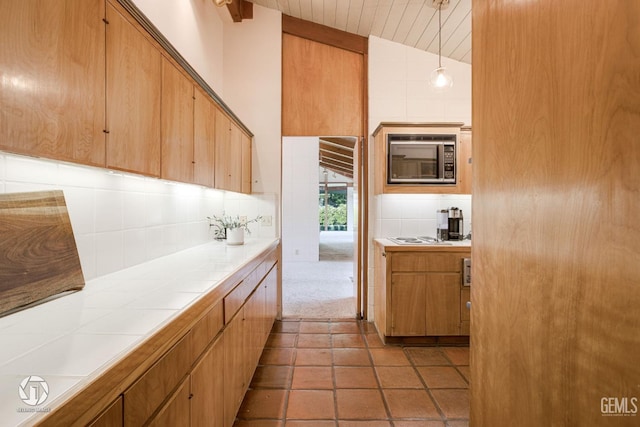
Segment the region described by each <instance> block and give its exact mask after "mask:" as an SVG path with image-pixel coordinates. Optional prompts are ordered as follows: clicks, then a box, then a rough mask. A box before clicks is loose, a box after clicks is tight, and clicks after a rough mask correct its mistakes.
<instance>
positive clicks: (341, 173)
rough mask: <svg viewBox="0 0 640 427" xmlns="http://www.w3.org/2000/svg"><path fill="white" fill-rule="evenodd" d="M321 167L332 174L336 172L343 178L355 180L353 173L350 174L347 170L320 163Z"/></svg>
mask: <svg viewBox="0 0 640 427" xmlns="http://www.w3.org/2000/svg"><path fill="white" fill-rule="evenodd" d="M320 166H321V167H323V168H325V169H327V170H330V171H331V172H335V173H338V174H340V175H342V176H345V177H347V178H349V179H353V174H352V173H351V172H349V171H348V170H346V169H340V168H337V167H335V166H332V165H329V164H323V163H320Z"/></svg>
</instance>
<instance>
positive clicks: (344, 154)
mask: <svg viewBox="0 0 640 427" xmlns="http://www.w3.org/2000/svg"><path fill="white" fill-rule="evenodd" d="M356 142H357V138H355V137H349V138H325V137H285V138H283V144H282V147H283V149H282V153H283V157H282V158H283V164H282V170H283V183H282V219H283V221H282V266H283V268H282V272H283V273H282V316H283V317H288V318H322V319H327V318H354V317H357V315H358V311H359V310H358V303H357V286H356V283H357V281H356V280H354V271H356V265H357V262H356V261H357V251H356V250H355V249H356V246H357V225H356V224H357V219H356V212H357V191H356V190H355V189H354V180H353V177H354V173H353V169H354V161H353V152H354V147H355V146H356ZM355 187H356V188H357V185H356V186H355Z"/></svg>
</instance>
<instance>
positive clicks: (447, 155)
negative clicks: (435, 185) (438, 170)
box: [443, 144, 456, 179]
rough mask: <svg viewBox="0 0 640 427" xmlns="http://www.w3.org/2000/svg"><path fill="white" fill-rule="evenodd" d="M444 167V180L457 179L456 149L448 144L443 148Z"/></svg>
mask: <svg viewBox="0 0 640 427" xmlns="http://www.w3.org/2000/svg"><path fill="white" fill-rule="evenodd" d="M443 157H444V159H443V166H444V175H443V178H444V179H455V177H456V172H455V170H456V147H455V146H454V145H453V144H451V145H448V144H446V145H445V146H444V147H443Z"/></svg>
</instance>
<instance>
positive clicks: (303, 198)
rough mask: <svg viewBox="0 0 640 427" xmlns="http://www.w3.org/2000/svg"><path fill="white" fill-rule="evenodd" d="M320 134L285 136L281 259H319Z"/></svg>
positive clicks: (283, 149) (283, 142) (283, 148)
mask: <svg viewBox="0 0 640 427" xmlns="http://www.w3.org/2000/svg"><path fill="white" fill-rule="evenodd" d="M319 149H320V140H319V138H317V137H285V138H283V141H282V163H283V168H282V169H283V176H282V260H283V261H285V262H288V261H318V259H319V245H320V233H319V228H318V197H319V195H320V192H319V190H318V186H319V185H320V182H319V180H318V175H317V174H316V173H315V171H316V170H317V169H318V150H319Z"/></svg>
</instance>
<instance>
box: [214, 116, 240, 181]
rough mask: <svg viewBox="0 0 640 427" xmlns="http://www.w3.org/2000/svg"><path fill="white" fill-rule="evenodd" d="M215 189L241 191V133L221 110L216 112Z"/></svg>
mask: <svg viewBox="0 0 640 427" xmlns="http://www.w3.org/2000/svg"><path fill="white" fill-rule="evenodd" d="M215 162H216V163H215V166H216V170H215V174H216V188H218V189H220V190H228V191H235V192H236V193H239V192H241V191H242V131H241V130H240V128H239V127H238V126H237V125H236V124H235V123H233V122H232V121H231V119H229V117H227V115H226V114H225V113H223V112H222V110H219V109H218V110H217V111H216V147H215Z"/></svg>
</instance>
